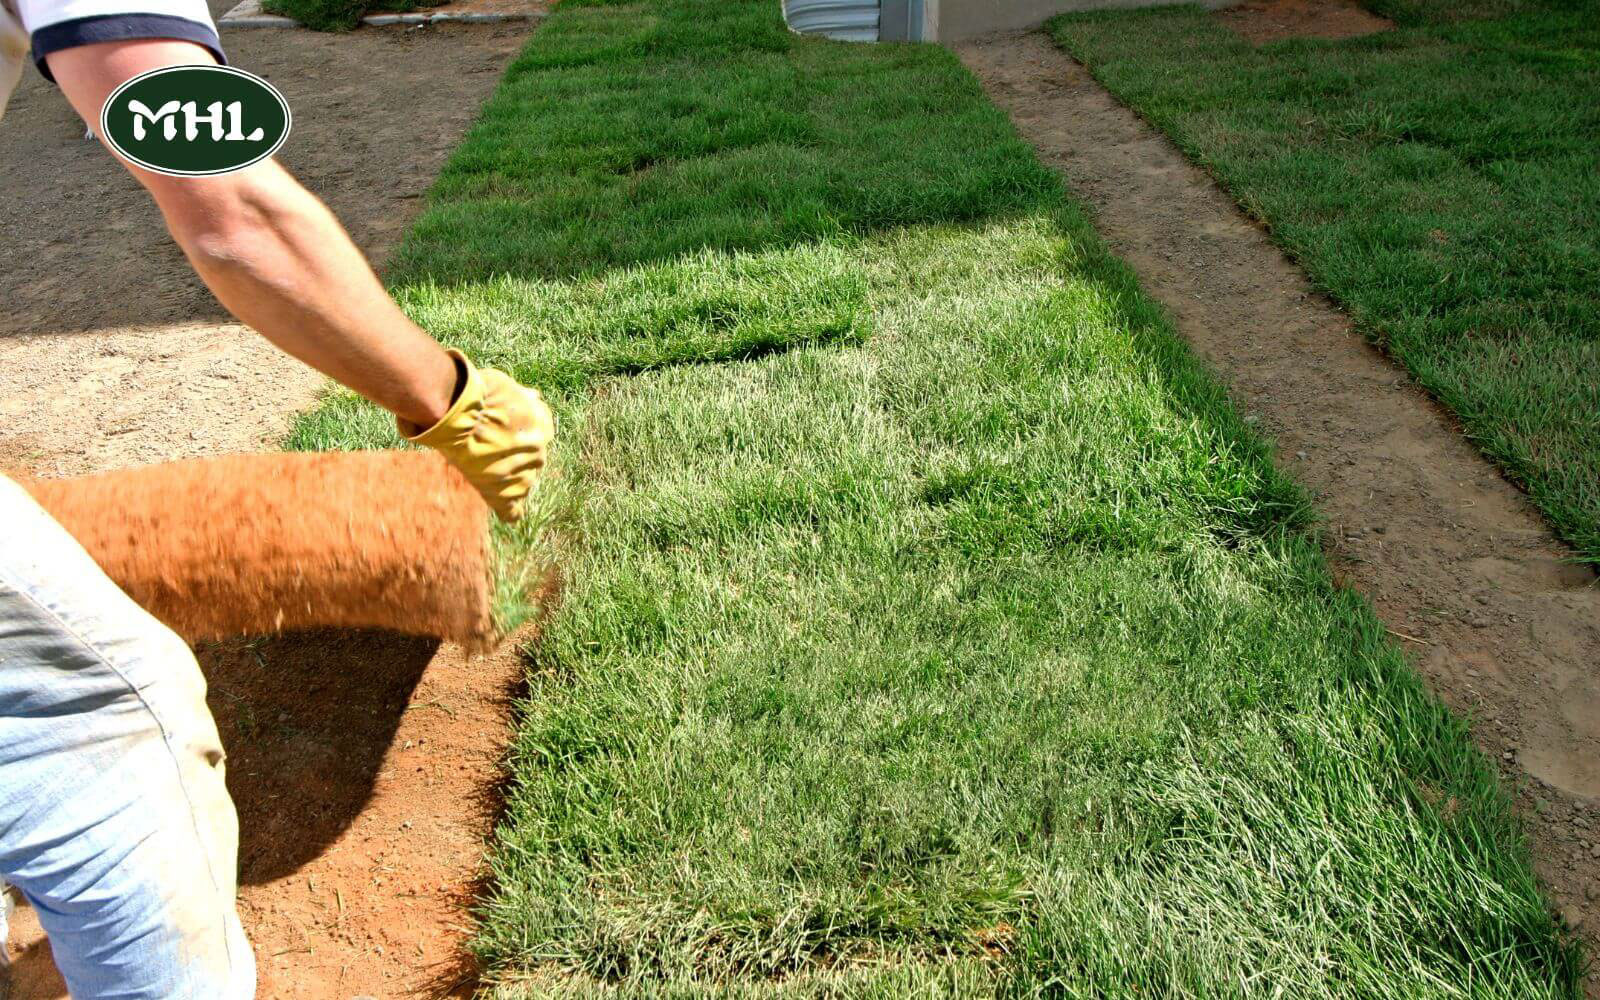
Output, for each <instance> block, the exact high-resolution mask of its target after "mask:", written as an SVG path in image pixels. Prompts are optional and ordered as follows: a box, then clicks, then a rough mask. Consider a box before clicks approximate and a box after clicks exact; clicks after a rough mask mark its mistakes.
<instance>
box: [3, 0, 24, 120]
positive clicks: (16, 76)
mask: <svg viewBox="0 0 1600 1000" xmlns="http://www.w3.org/2000/svg"><path fill="white" fill-rule="evenodd" d="M31 45H32V43H30V42H29V41H28V33H27V32H26V31H23V30H22V23H21V22H20V21H18V20H17V17H16V15H15V14H13V13H12V12H11V11H10V9H8V8H7V7H6V3H5V0H0V118H3V117H5V113H6V102H7V101H9V100H11V92H12V91H14V90H16V89H17V81H19V80H21V79H22V68H23V67H24V66H25V65H27V61H28V50H29V48H30V47H31Z"/></svg>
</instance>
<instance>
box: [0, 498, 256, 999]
mask: <svg viewBox="0 0 1600 1000" xmlns="http://www.w3.org/2000/svg"><path fill="white" fill-rule="evenodd" d="M222 759H223V755H222V746H221V743H220V742H219V740H218V738H217V729H216V725H215V724H214V723H213V722H212V720H211V714H210V712H209V711H208V710H207V709H206V703H205V680H204V679H203V678H202V677H201V675H200V668H199V666H198V665H197V664H196V663H195V660H194V656H193V654H192V653H191V652H190V651H189V648H188V646H186V645H185V644H184V643H183V641H182V640H181V639H179V638H178V637H177V636H176V635H174V634H173V633H172V631H171V630H169V629H168V628H166V627H165V626H163V625H162V624H161V623H159V622H157V621H156V620H155V619H154V618H152V617H150V615H148V614H146V613H145V612H144V610H143V609H141V608H139V607H138V606H137V605H135V604H134V603H133V601H131V600H130V599H129V598H128V597H127V595H125V594H124V593H123V592H122V591H121V590H119V589H117V586H116V585H115V584H114V583H112V582H111V581H110V580H109V579H107V577H106V575H105V574H104V573H103V572H101V570H100V568H99V567H98V566H96V565H95V564H94V562H93V560H91V559H90V558H89V556H88V554H87V553H85V552H84V551H83V549H82V547H80V546H79V545H78V543H77V542H75V541H74V540H73V539H72V538H71V537H70V536H69V535H68V534H67V533H66V532H65V531H64V530H62V528H61V527H60V526H59V525H57V524H56V523H55V521H54V520H52V519H51V518H50V516H49V515H48V514H46V513H45V512H44V511H43V510H41V509H40V508H39V507H38V505H37V504H35V503H34V502H33V500H32V499H31V498H30V497H29V496H28V495H27V494H26V493H25V492H23V490H22V489H21V488H20V487H18V486H17V485H16V484H15V483H13V482H11V481H10V480H9V479H6V478H5V477H3V476H0V875H3V876H4V878H5V880H6V881H7V882H9V883H11V884H12V885H13V886H15V887H16V888H17V889H18V890H19V891H20V892H22V893H23V895H25V896H26V897H27V898H28V901H29V902H30V903H31V904H32V905H33V906H34V907H35V909H36V910H37V911H38V916H39V922H40V924H41V925H42V926H43V927H44V930H45V933H46V934H48V935H49V937H50V947H51V951H52V953H53V954H54V956H55V961H56V965H57V967H58V968H59V969H60V970H61V974H62V976H63V977H64V978H65V979H66V982H67V987H68V989H69V990H70V991H71V994H72V996H73V998H74V1000H102V998H106V1000H109V998H112V997H116V998H119V1000H173V998H190V997H193V998H206V1000H213V998H216V1000H240V998H249V997H253V996H254V995H255V961H254V956H253V955H252V954H251V951H250V945H249V942H248V941H246V940H245V937H244V931H243V929H242V928H241V927H240V926H239V918H238V916H237V914H236V912H235V910H234V877H235V871H234V866H235V863H236V860H235V859H236V855H237V850H238V820H237V818H236V817H235V814H234V810H233V803H232V802H231V801H230V800H229V798H228V791H227V788H226V787H225V786H224V784H223V765H222Z"/></svg>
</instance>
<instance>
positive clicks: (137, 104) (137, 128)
mask: <svg viewBox="0 0 1600 1000" xmlns="http://www.w3.org/2000/svg"><path fill="white" fill-rule="evenodd" d="M189 107H191V108H192V107H194V105H193V104H191V105H189ZM128 110H129V111H132V112H133V137H134V138H135V139H143V138H144V137H145V130H144V123H145V119H147V118H148V119H149V120H150V124H152V125H154V124H156V123H157V122H160V123H161V138H163V139H167V140H171V139H172V137H173V136H175V135H177V134H178V119H177V115H176V114H175V112H176V111H177V110H178V102H177V101H168V102H167V103H165V104H163V105H161V110H160V111H151V110H150V108H149V107H148V106H147V105H146V104H145V103H144V102H143V101H129V102H128ZM169 115H171V116H172V117H168V116H169ZM192 127H193V126H191V128H192ZM189 138H191V139H193V138H194V136H193V135H190V136H189Z"/></svg>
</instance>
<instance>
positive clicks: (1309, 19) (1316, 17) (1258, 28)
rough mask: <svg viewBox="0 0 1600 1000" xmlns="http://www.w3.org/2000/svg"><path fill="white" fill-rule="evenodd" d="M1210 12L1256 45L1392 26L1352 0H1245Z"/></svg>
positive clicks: (1351, 35)
mask: <svg viewBox="0 0 1600 1000" xmlns="http://www.w3.org/2000/svg"><path fill="white" fill-rule="evenodd" d="M1211 16H1212V17H1214V18H1216V19H1217V20H1218V21H1221V22H1222V23H1223V24H1225V25H1227V26H1228V27H1229V28H1231V29H1233V30H1234V31H1236V32H1238V33H1239V34H1240V35H1242V36H1244V37H1245V38H1246V39H1247V40H1249V41H1251V42H1254V43H1255V44H1256V45H1264V44H1266V43H1267V42H1276V41H1278V40H1280V39H1284V38H1356V37H1358V36H1360V35H1371V34H1376V33H1377V32H1380V31H1388V30H1389V29H1390V28H1393V27H1394V22H1393V21H1390V20H1389V19H1388V18H1386V17H1379V16H1378V15H1376V14H1374V13H1372V12H1371V11H1369V10H1367V9H1366V8H1365V7H1363V6H1361V5H1360V4H1358V3H1356V2H1355V0H1245V2H1244V3H1241V4H1238V5H1236V6H1233V7H1224V8H1222V9H1221V10H1217V11H1214V12H1213V13H1212V15H1211Z"/></svg>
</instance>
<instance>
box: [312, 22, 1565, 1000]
mask: <svg viewBox="0 0 1600 1000" xmlns="http://www.w3.org/2000/svg"><path fill="white" fill-rule="evenodd" d="M555 95H565V96H564V97H563V98H562V99H560V100H558V99H557V98H556V96H555ZM565 101H571V102H572V104H571V106H569V105H568V104H566V103H564V102H565ZM394 284H395V287H396V291H397V294H399V295H400V296H401V299H402V301H403V302H404V303H405V304H406V306H407V308H408V309H410V310H411V311H412V313H413V315H415V316H417V317H418V319H419V320H421V321H422V322H423V323H425V324H426V325H428V326H429V327H430V328H431V329H433V330H434V331H435V332H437V333H438V334H439V335H440V336H442V337H444V338H445V339H446V340H449V341H452V342H456V343H460V344H461V345H462V346H464V347H465V348H466V349H468V350H469V351H471V352H474V353H477V354H481V355H482V356H484V357H485V358H487V359H489V360H491V361H493V362H495V363H499V364H502V365H504V366H506V367H508V368H510V369H511V370H513V371H515V372H516V373H517V374H518V375H519V376H522V377H524V378H527V379H529V380H530V381H532V382H535V383H542V384H546V385H549V386H552V387H553V390H552V398H553V400H554V401H555V403H556V405H557V407H558V409H559V415H560V419H561V425H562V433H563V439H562V440H563V448H562V449H561V450H560V452H559V470H558V471H559V473H560V475H559V478H558V479H556V480H554V481H553V486H552V489H551V490H550V491H549V493H548V495H547V502H548V503H549V504H550V505H551V510H550V512H549V519H548V520H546V521H544V522H542V524H543V530H539V531H534V530H532V529H523V533H520V534H516V533H514V534H507V535H504V536H502V538H501V540H500V541H501V544H502V546H503V548H502V553H503V555H504V556H505V557H508V558H509V557H513V556H515V555H516V554H517V553H518V552H523V553H536V552H539V551H541V550H546V554H545V555H544V556H541V557H540V558H548V559H551V560H553V561H556V562H559V563H560V565H561V575H562V579H563V591H562V595H561V603H560V606H559V608H557V609H556V610H555V612H554V613H553V614H552V615H551V616H550V617H549V618H548V619H547V620H546V621H545V622H544V624H543V629H542V631H541V634H540V637H539V639H538V640H537V641H536V643H535V644H534V645H533V646H532V648H530V650H529V655H530V690H529V692H528V697H527V699H526V700H525V701H524V702H523V704H522V706H521V719H520V723H519V732H518V735H517V737H516V739H515V741H514V743H513V745H512V747H511V750H510V759H509V764H510V768H511V772H512V778H513V781H512V786H511V792H510V797H509V801H508V803H507V812H506V815H505V818H504V820H503V822H502V823H501V825H500V827H499V829H498V831H497V833H496V837H495V843H494V846H493V849H492V851H491V857H490V861H491V864H492V867H493V873H494V880H493V889H492V892H491V895H490V897H489V899H488V900H487V901H486V903H485V904H484V905H483V907H482V910H481V914H480V915H481V917H482V919H483V924H482V928H481V933H480V936H479V939H478V941H477V947H478V949H479V951H480V954H481V956H482V958H483V959H484V960H485V962H486V964H487V967H488V968H489V969H490V972H489V979H490V983H491V986H490V988H491V990H492V991H493V993H494V995H496V996H499V997H502V998H516V997H546V996H594V997H601V996H608V997H609V996H626V997H684V998H689V997H710V996H717V997H722V996H732V997H822V996H829V997H845V996H848V997H885V998H887V997H905V996H949V997H978V996H995V995H1003V996H1037V995H1051V996H1081V997H1098V996H1129V995H1169V996H1178V995H1183V996H1189V995H1193V996H1263V997H1266V996H1282V995H1294V996H1305V997H1335V996H1337V997H1352V996H1361V997H1396V998H1399V997H1405V998H1412V997H1468V996H1471V997H1506V998H1512V997H1517V998H1522V997H1576V996H1577V995H1578V993H1577V984H1576V980H1577V970H1578V963H1579V956H1578V953H1577V951H1576V949H1575V948H1574V946H1572V945H1571V944H1570V943H1568V942H1566V941H1564V940H1563V938H1562V937H1561V935H1560V933H1559V931H1558V929H1557V927H1556V925H1555V923H1554V921H1553V920H1552V918H1551V917H1550V915H1549V913H1548V911H1547V909H1546V906H1545V904H1544V902H1543V901H1542V900H1541V898H1540V896H1539V893H1538V889H1537V886H1536V884H1535V881H1534V878H1533V875H1532V873H1531V870H1530V867H1529V865H1528V862H1527V858H1526V852H1525V849H1524V847H1523V845H1522V842H1521V837H1520V834H1519V832H1518V829H1517V827H1516V826H1515V824H1514V822H1513V821H1512V820H1511V818H1510V813H1509V809H1508V805H1507V803H1506V801H1505V798H1504V796H1503V795H1502V794H1501V792H1500V791H1499V790H1498V788H1497V785H1496V783H1495V780H1494V775H1493V772H1492V770H1491V768H1490V767H1489V766H1488V765H1487V764H1486V762H1485V761H1483V760H1482V759H1481V758H1480V756H1479V755H1478V754H1477V753H1476V752H1475V751H1473V750H1472V749H1471V746H1470V743H1469V741H1468V738H1467V733H1466V731H1465V728H1464V726H1463V725H1462V724H1461V723H1460V722H1458V721H1457V720H1455V719H1453V718H1452V717H1451V716H1450V715H1449V714H1448V713H1447V712H1445V711H1444V710H1443V709H1442V708H1441V707H1440V706H1439V705H1438V704H1437V703H1435V702H1434V701H1433V700H1432V699H1431V698H1429V697H1428V696H1427V695H1426V693H1425V692H1424V690H1423V689H1422V687H1421V686H1420V684H1419V683H1418V682H1417V681H1416V679H1415V678H1414V676H1413V675H1412V674H1411V672H1410V671H1409V669H1408V668H1407V666H1406V664H1405V663H1404V661H1403V659H1402V657H1401V655H1400V654H1399V653H1398V652H1396V651H1395V650H1394V649H1393V648H1392V647H1391V646H1389V645H1388V644H1387V643H1386V642H1385V641H1384V631H1383V628H1382V627H1381V625H1380V623H1379V622H1378V621H1377V620H1376V619H1375V618H1374V617H1373V616H1372V614H1371V612H1370V610H1369V609H1368V608H1367V607H1366V605H1365V604H1363V603H1362V602H1361V601H1360V600H1359V598H1357V597H1356V596H1354V595H1352V594H1350V593H1347V592H1344V591H1341V590H1339V589H1337V588H1336V587H1335V586H1334V585H1333V584H1332V582H1331V581H1330V578H1329V575H1328V572H1327V569H1326V567H1325V565H1324V563H1323V561H1322V558H1321V555H1320V552H1319V549H1318V547H1317V545H1316V543H1315V540H1314V538H1313V537H1312V535H1311V533H1310V513H1309V512H1308V510H1307V508H1306V506H1305V503H1304V500H1303V497H1302V496H1301V495H1300V494H1299V493H1298V492H1297V491H1296V490H1295V489H1294V488H1293V487H1292V486H1291V485H1290V484H1289V483H1287V482H1286V481H1284V480H1283V479H1281V478H1279V477H1278V476H1277V475H1276V474H1275V473H1274V471H1273V469H1272V466H1271V464H1270V462H1269V461H1268V455H1267V453H1266V449H1265V446H1264V444H1263V443H1262V442H1261V441H1260V440H1259V439H1258V438H1256V437H1255V436H1254V435H1253V433H1252V432H1251V431H1250V430H1249V428H1248V427H1246V426H1245V425H1244V424H1243V422H1242V421H1241V420H1240V419H1238V417H1237V416H1236V415H1235V414H1234V413H1233V412H1232V410H1231V409H1230V408H1229V406H1228V404H1227V402H1226V400H1225V399H1224V398H1223V396H1222V395H1221V393H1220V391H1219V390H1218V389H1217V387H1216V385H1215V384H1214V383H1213V382H1212V381H1210V380H1209V379H1208V378H1207V377H1206V376H1205V375H1204V374H1203V373H1202V372H1201V371H1200V370H1199V368H1198V367H1197V366H1196V364H1195V363H1194V361H1193V360H1192V359H1191V358H1190V356H1189V355H1188V353H1187V352H1186V351H1185V349H1184V348H1183V347H1182V345H1181V343H1180V341H1179V340H1178V339H1177V338H1176V337H1175V335H1174V334H1173V332H1172V330H1171V328H1170V326H1169V325H1168V324H1167V322H1166V320H1165V319H1164V318H1163V317H1162V316H1161V315H1160V313H1159V312H1158V310H1157V309H1156V308H1155V306H1154V305H1153V304H1152V303H1151V302H1150V301H1149V300H1148V299H1147V298H1145V297H1144V296H1143V295H1142V294H1141V293H1140V291H1139V290H1138V288H1137V286H1136V283H1135V281H1134V279H1133V277H1132V275H1131V274H1130V273H1129V272H1128V271H1127V270H1126V269H1125V268H1124V267H1123V266H1122V265H1121V264H1119V263H1118V262H1117V261H1116V260H1115V259H1113V258H1112V257H1111V256H1110V255H1109V254H1108V253H1107V251H1106V250H1105V248H1104V246H1103V245H1102V244H1101V243H1100V241H1099V240H1098V238H1097V237H1096V236H1095V235H1094V233H1093V231H1092V230H1091V228H1090V227H1089V225H1088V223H1087V221H1086V219H1085V218H1084V216H1083V215H1082V214H1080V213H1079V212H1078V210H1077V209H1076V208H1074V207H1073V206H1071V205H1069V204H1068V203H1067V202H1066V200H1065V198H1064V196H1063V194H1062V192H1061V190H1060V189H1059V187H1058V185H1057V183H1056V182H1055V180H1054V178H1053V176H1052V175H1050V174H1049V173H1048V172H1047V171H1045V170H1044V169H1043V168H1042V167H1041V166H1039V165H1038V164H1037V162H1036V161H1035V159H1034V158H1033V156H1032V154H1031V152H1030V151H1029V150H1028V149H1027V148H1026V147H1025V146H1023V145H1022V144H1021V143H1020V141H1019V140H1017V138H1016V137H1015V135H1014V134H1013V132H1012V131H1011V129H1010V127H1009V125H1008V123H1007V122H1006V120H1005V118H1004V116H1003V115H1002V114H1001V113H1000V112H998V111H997V110H996V109H995V108H993V107H992V106H991V105H989V104H988V103H987V102H986V101H985V100H984V99H983V98H982V95H981V93H980V92H979V90H978V88H977V86H976V84H975V83H974V81H972V80H971V78H970V77H969V76H968V75H967V74H966V72H965V71H964V70H963V69H962V68H961V67H960V66H959V64H958V63H957V62H956V61H955V60H954V58H953V57H951V56H950V55H949V54H948V53H946V52H944V51H943V50H940V49H936V48H931V47H929V48H921V47H909V46H883V47H864V46H846V45H837V44H832V43H827V42H821V41H816V40H807V39H801V38H798V37H794V36H790V35H788V34H787V33H786V32H785V31H784V30H783V28H782V25H781V23H780V22H779V20H778V16H777V8H776V5H774V4H771V3H768V2H766V0H714V2H713V0H654V2H650V3H646V4H639V5H633V6H628V7H614V6H613V7H581V6H576V5H574V4H571V3H568V4H564V5H563V6H561V7H560V8H558V9H557V10H556V12H555V13H554V14H552V16H551V17H550V19H549V21H548V22H547V23H546V25H545V26H544V27H543V28H542V29H541V31H540V33H539V34H538V35H536V36H535V37H534V39H533V40H532V42H531V43H530V45H529V47H528V49H527V51H526V52H525V53H524V54H523V56H522V57H521V58H520V59H519V60H518V61H517V62H516V63H515V64H514V65H513V66H512V68H511V69H510V71H509V72H508V74H507V77H506V79H505V81H504V82H503V83H502V85H501V88H500V91H499V93H497V95H496V96H495V97H494V98H493V99H492V100H491V102H490V104H489V106H488V108H487V109H486V110H485V113H484V116H483V119H482V120H481V122H480V123H479V125H478V127H477V128H475V129H474V131H473V132H472V134H471V135H470V136H469V138H468V140H467V141H466V143H465V144H464V145H463V147H462V148H461V150H460V151H458V153H457V155H456V156H455V158H454V159H453V160H452V161H451V164H450V166H449V167H448V168H447V170H446V171H445V174H444V176H443V177H442V178H441V180H440V182H439V185H438V187H437V188H436V190H435V191H434V192H433V194H432V196H431V201H430V205H429V208H428V209H427V211H426V212H425V214H424V215H423V217H422V218H421V220H420V221H419V223H418V224H417V227H416V228H415V229H414V230H413V232H412V233H411V235H410V237H409V238H408V240H407V242H406V244H405V249H404V252H403V254H402V260H401V264H400V266H399V268H398V270H397V271H396V272H395V273H394ZM391 433H392V432H391V431H390V429H389V427H388V424H387V422H386V421H384V420H383V419H382V418H381V417H380V416H378V415H377V414H375V413H374V412H373V411H372V410H371V409H370V408H368V407H365V406H362V405H358V404H357V403H356V402H355V401H354V400H352V399H351V398H349V397H336V398H334V399H331V400H330V401H329V403H328V404H327V406H326V407H325V408H324V409H323V410H322V411H319V412H318V413H315V414H312V415H311V416H309V417H307V418H306V419H305V420H304V421H303V422H302V423H301V426H300V428H299V431H298V437H297V443H298V444H299V445H301V446H330V445H337V446H340V447H369V446H372V445H374V444H377V443H383V442H387V441H388V440H389V438H388V437H387V435H389V434H391Z"/></svg>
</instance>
